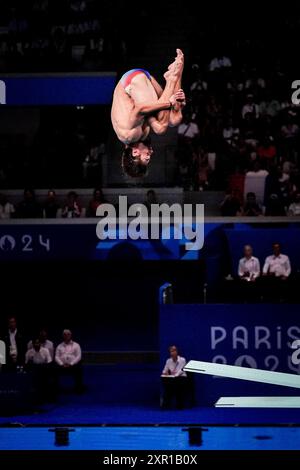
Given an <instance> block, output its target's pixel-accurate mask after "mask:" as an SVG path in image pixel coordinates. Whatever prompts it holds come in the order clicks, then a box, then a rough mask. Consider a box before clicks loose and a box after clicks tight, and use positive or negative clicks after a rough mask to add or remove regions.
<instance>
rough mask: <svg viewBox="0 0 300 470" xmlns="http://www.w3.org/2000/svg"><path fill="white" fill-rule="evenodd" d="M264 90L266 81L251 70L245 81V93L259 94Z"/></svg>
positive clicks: (254, 70)
mask: <svg viewBox="0 0 300 470" xmlns="http://www.w3.org/2000/svg"><path fill="white" fill-rule="evenodd" d="M265 88H266V81H265V80H264V79H263V78H262V77H260V76H259V75H258V72H257V70H256V69H252V70H251V72H250V73H249V78H247V80H246V81H245V90H247V92H249V91H250V92H252V93H256V92H257V93H259V92H261V91H263V90H264V89H265Z"/></svg>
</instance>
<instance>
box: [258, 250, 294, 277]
mask: <svg viewBox="0 0 300 470" xmlns="http://www.w3.org/2000/svg"><path fill="white" fill-rule="evenodd" d="M291 271H292V269H291V263H290V259H289V257H288V256H287V255H283V254H282V253H281V247H280V243H273V255H271V256H267V258H266V260H265V264H264V267H263V275H264V276H273V277H276V278H280V279H283V280H285V279H287V278H288V277H289V276H290V274H291Z"/></svg>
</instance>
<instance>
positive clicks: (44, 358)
mask: <svg viewBox="0 0 300 470" xmlns="http://www.w3.org/2000/svg"><path fill="white" fill-rule="evenodd" d="M31 344H32V347H31V348H30V349H28V351H27V352H26V354H25V368H26V370H27V371H28V372H31V373H32V376H33V386H34V389H35V392H36V395H37V400H38V401H43V400H44V399H47V398H48V397H50V395H51V393H52V392H53V381H52V374H51V372H50V370H49V364H50V363H51V362H52V359H51V356H50V353H49V351H48V349H47V348H43V347H42V346H41V343H40V339H39V338H35V339H33V340H32V342H31Z"/></svg>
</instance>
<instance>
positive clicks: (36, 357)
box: [25, 338, 51, 365]
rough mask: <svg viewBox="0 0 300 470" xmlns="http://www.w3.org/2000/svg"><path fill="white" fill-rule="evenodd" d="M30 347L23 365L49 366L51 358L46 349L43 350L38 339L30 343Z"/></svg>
mask: <svg viewBox="0 0 300 470" xmlns="http://www.w3.org/2000/svg"><path fill="white" fill-rule="evenodd" d="M31 344H32V347H31V348H30V349H28V351H27V352H26V354H25V364H27V365H28V364H33V365H43V364H50V362H51V356H50V353H49V351H48V349H47V348H44V347H43V346H42V345H41V343H40V339H39V338H36V339H35V340H33V341H31Z"/></svg>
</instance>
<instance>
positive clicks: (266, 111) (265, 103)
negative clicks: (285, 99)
mask: <svg viewBox="0 0 300 470" xmlns="http://www.w3.org/2000/svg"><path fill="white" fill-rule="evenodd" d="M280 110H281V106H280V103H279V101H278V100H277V99H276V98H272V95H271V94H270V93H268V94H267V95H266V97H264V98H263V99H262V101H261V102H260V103H259V114H260V116H269V117H270V118H275V117H276V116H277V115H278V114H279V112H280Z"/></svg>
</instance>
